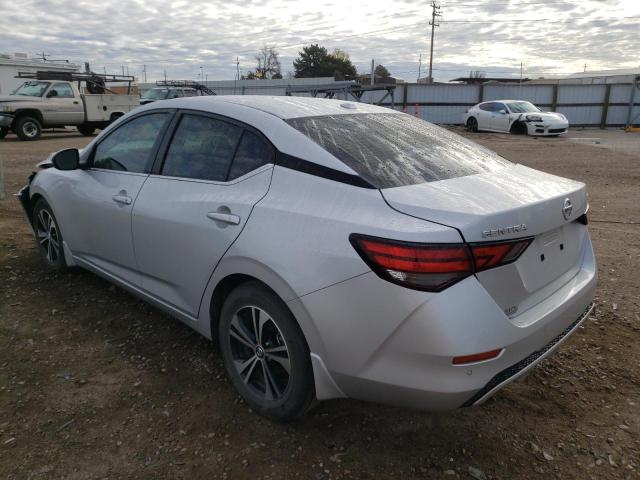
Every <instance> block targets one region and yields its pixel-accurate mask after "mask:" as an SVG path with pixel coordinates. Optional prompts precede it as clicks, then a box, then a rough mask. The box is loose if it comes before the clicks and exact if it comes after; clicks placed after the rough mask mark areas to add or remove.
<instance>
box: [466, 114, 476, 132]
mask: <svg viewBox="0 0 640 480" xmlns="http://www.w3.org/2000/svg"><path fill="white" fill-rule="evenodd" d="M467 130H469V131H470V132H474V133H477V132H478V120H476V118H475V117H470V118H469V119H468V120H467Z"/></svg>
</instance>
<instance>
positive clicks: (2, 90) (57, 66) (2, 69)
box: [0, 53, 78, 95]
mask: <svg viewBox="0 0 640 480" xmlns="http://www.w3.org/2000/svg"><path fill="white" fill-rule="evenodd" d="M38 70H48V71H53V72H77V71H78V65H75V64H73V63H68V62H49V61H43V60H40V59H32V58H28V56H27V55H26V54H25V53H13V54H7V53H0V95H9V94H10V93H11V92H12V91H13V90H15V89H16V88H18V87H19V86H20V85H21V84H22V83H23V82H24V79H23V78H15V76H16V75H18V72H29V73H35V72H37V71H38Z"/></svg>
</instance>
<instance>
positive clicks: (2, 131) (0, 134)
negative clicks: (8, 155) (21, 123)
mask: <svg viewBox="0 0 640 480" xmlns="http://www.w3.org/2000/svg"><path fill="white" fill-rule="evenodd" d="M7 133H9V128H8V127H0V140H2V139H3V138H4V137H6V136H7Z"/></svg>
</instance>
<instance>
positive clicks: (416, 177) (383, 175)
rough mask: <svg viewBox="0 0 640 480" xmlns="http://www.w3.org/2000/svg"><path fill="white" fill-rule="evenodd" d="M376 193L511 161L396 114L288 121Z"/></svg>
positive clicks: (459, 174)
mask: <svg viewBox="0 0 640 480" xmlns="http://www.w3.org/2000/svg"><path fill="white" fill-rule="evenodd" d="M286 121H287V123H288V124H289V125H291V126H292V127H294V128H295V129H296V130H299V131H300V132H302V133H304V134H305V135H306V136H307V137H309V138H310V139H311V140H313V141H314V142H316V143H317V144H319V145H320V146H321V147H322V148H324V149H325V150H327V151H328V152H329V153H331V154H332V155H333V156H335V157H336V158H338V159H339V160H341V161H342V162H344V163H345V164H346V165H347V166H349V167H350V168H351V169H353V170H354V171H355V172H356V173H357V174H358V175H360V176H361V177H362V178H363V179H364V180H366V181H368V182H369V183H370V184H371V185H373V186H375V187H376V188H391V187H400V186H403V185H413V184H416V183H424V182H433V181H435V180H446V179H449V178H456V177H463V176H465V175H473V174H475V173H483V172H489V171H493V170H496V169H499V168H502V167H504V166H507V165H510V162H508V161H507V160H505V159H504V158H502V157H500V156H498V155H497V154H495V153H494V152H492V151H490V150H487V149H486V148H484V147H481V146H480V145H477V144H476V143H473V142H471V141H469V140H467V139H465V138H463V137H461V136H460V135H457V134H455V133H452V132H450V131H448V130H446V129H444V128H440V127H437V126H435V125H433V124H431V123H428V122H425V121H423V120H419V119H417V118H415V117H413V116H411V115H402V114H397V113H364V114H345V115H327V116H320V117H302V118H291V119H288V120H286Z"/></svg>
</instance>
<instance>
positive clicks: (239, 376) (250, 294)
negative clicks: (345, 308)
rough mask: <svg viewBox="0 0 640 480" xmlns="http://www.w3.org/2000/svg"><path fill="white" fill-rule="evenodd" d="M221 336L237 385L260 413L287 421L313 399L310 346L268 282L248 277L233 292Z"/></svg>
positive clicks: (226, 304) (224, 309)
mask: <svg viewBox="0 0 640 480" xmlns="http://www.w3.org/2000/svg"><path fill="white" fill-rule="evenodd" d="M218 339H219V342H220V349H221V351H222V356H223V359H224V364H225V367H226V369H227V373H228V374H229V377H230V378H231V381H232V382H233V385H234V387H235V388H236V389H237V390H238V392H239V393H240V395H241V396H242V398H243V399H244V400H245V401H246V402H247V404H249V405H250V406H251V407H252V408H253V409H254V410H256V411H257V412H258V413H260V414H262V415H265V416H268V417H271V418H273V419H276V420H283V421H284V420H290V419H292V418H295V417H298V416H300V415H302V414H304V413H305V412H306V411H307V410H308V409H309V407H310V406H311V405H312V404H313V401H314V400H315V388H314V382H313V371H312V368H311V359H310V355H309V347H308V346H307V343H306V341H305V338H304V335H303V334H302V331H301V330H300V327H299V326H298V324H297V322H296V320H295V318H294V317H293V315H292V314H291V312H290V311H289V309H288V308H287V307H286V305H285V304H284V303H283V302H282V300H280V298H278V297H277V296H276V295H275V294H274V293H273V292H272V291H271V290H269V289H268V288H267V287H265V286H264V285H262V284H260V283H258V282H248V283H245V284H243V285H241V286H239V287H238V288H236V289H235V290H233V291H232V292H231V293H230V294H229V296H228V297H227V299H226V301H225V302H224V305H223V307H222V311H221V315H220V322H219V325H218Z"/></svg>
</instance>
